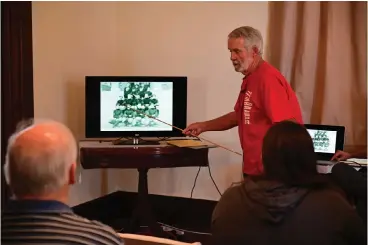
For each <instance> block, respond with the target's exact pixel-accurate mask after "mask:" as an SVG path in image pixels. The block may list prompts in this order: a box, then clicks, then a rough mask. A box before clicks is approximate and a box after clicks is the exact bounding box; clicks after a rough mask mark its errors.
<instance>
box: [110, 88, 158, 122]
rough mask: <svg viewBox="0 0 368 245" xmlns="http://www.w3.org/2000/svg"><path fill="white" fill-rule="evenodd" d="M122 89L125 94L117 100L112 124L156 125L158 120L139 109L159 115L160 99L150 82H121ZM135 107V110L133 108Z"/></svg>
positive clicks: (152, 114) (149, 113)
mask: <svg viewBox="0 0 368 245" xmlns="http://www.w3.org/2000/svg"><path fill="white" fill-rule="evenodd" d="M119 87H120V90H121V91H124V95H123V96H120V97H119V99H118V100H117V102H116V108H115V110H114V111H113V115H112V117H113V118H112V119H111V120H110V122H109V123H110V124H112V126H113V127H114V128H117V127H147V126H155V125H157V122H156V121H155V120H154V119H152V118H149V117H147V116H144V115H143V114H140V113H139V112H137V111H141V112H142V113H144V114H146V115H148V116H151V117H153V118H157V117H158V115H159V110H158V109H157V107H158V100H157V99H156V95H155V94H153V93H152V91H151V85H150V83H149V82H129V83H120V84H119ZM132 109H133V110H132Z"/></svg>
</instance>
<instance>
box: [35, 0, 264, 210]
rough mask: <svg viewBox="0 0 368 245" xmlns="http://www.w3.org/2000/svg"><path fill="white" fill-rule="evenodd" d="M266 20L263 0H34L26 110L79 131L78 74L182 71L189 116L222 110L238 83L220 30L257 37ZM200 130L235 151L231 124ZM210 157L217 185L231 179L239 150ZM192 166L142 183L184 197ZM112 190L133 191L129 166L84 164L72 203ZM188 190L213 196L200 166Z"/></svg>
mask: <svg viewBox="0 0 368 245" xmlns="http://www.w3.org/2000/svg"><path fill="white" fill-rule="evenodd" d="M267 23H268V3H267V2H216V3H214V2H212V3H211V2H186V3H184V2H171V3H170V2H161V3H153V2H150V3H148V2H34V3H33V45H34V48H33V51H34V53H33V55H34V93H35V94H34V95H35V96H34V100H35V116H36V117H47V118H53V119H56V120H60V121H61V122H64V123H66V124H67V125H68V126H69V127H71V129H72V130H73V132H74V133H75V135H76V136H77V137H78V138H79V139H82V138H84V124H85V121H84V76H86V75H153V76H154V75H157V76H159V75H164V76H170V75H173V76H175V75H178V76H179V75H180V76H188V122H189V123H190V122H194V121H198V120H205V119H210V118H213V117H216V116H219V115H221V114H224V113H226V112H228V111H229V110H231V109H232V108H233V105H234V103H235V100H236V98H237V93H238V91H239V87H240V84H241V75H240V74H237V73H235V72H234V71H233V68H232V66H231V63H230V60H229V52H228V51H227V43H226V35H227V34H228V33H229V32H230V31H231V30H232V29H234V28H236V27H238V26H241V25H251V26H254V27H256V28H258V29H259V30H260V31H261V32H262V33H263V35H266V33H267ZM264 38H265V40H266V39H267V37H266V36H265V37H264ZM205 136H207V137H208V138H210V139H212V140H214V141H216V142H217V143H219V144H223V145H226V146H228V147H230V148H233V149H234V150H240V145H239V141H238V136H237V132H236V130H231V131H227V132H212V133H206V134H205ZM210 164H211V170H212V175H213V177H214V179H215V181H216V183H217V185H218V186H219V188H220V190H221V191H223V190H224V189H226V187H228V186H229V185H230V184H231V183H232V182H234V181H238V180H240V175H241V158H240V157H239V156H237V155H234V154H232V153H229V152H227V151H224V150H222V149H213V150H211V153H210ZM196 172H197V168H180V169H159V170H151V171H150V172H149V185H150V190H149V191H150V192H151V193H156V194H163V195H173V196H183V197H189V196H190V192H191V188H192V185H193V182H194V178H195V175H196ZM104 174H106V175H104ZM104 178H106V181H105V180H104ZM104 184H106V185H107V187H106V190H105V189H104V188H102V187H101V186H104ZM115 190H129V191H136V190H137V173H136V171H134V170H108V171H106V172H104V171H99V170H88V171H86V170H84V171H82V182H81V183H79V184H77V185H75V186H74V187H73V191H72V196H71V205H75V204H79V203H82V202H85V201H88V200H91V199H94V198H97V197H99V196H101V195H104V194H107V193H108V192H113V191H115ZM194 197H196V198H203V199H214V200H216V199H218V197H219V196H218V194H217V192H216V189H215V187H214V186H213V183H212V182H211V179H210V177H209V174H208V170H207V169H205V168H204V169H202V171H201V174H200V175H199V178H198V181H197V187H196V189H195V194H194Z"/></svg>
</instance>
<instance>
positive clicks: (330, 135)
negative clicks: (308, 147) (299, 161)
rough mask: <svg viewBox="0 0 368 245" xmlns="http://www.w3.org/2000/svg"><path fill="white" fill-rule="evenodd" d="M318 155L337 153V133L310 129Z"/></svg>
mask: <svg viewBox="0 0 368 245" xmlns="http://www.w3.org/2000/svg"><path fill="white" fill-rule="evenodd" d="M308 133H309V134H310V136H311V137H312V140H313V145H314V151H315V152H316V153H328V154H334V153H335V152H336V141H337V131H329V130H317V129H308Z"/></svg>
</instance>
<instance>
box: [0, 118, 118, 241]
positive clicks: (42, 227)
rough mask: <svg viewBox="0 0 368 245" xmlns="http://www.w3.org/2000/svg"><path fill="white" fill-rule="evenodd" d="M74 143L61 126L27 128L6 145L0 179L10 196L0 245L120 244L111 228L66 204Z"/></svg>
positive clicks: (47, 124)
mask: <svg viewBox="0 0 368 245" xmlns="http://www.w3.org/2000/svg"><path fill="white" fill-rule="evenodd" d="M77 151H78V148H77V144H76V141H75V139H74V137H73V135H72V133H71V132H70V130H69V129H68V128H67V127H65V126H64V125H62V124H60V123H57V122H52V121H45V122H40V123H36V124H33V125H28V127H26V128H23V129H21V130H20V131H19V132H16V133H15V134H14V135H12V136H11V137H10V139H9V142H8V149H7V156H6V163H5V167H4V172H5V178H6V181H7V183H8V184H9V187H10V189H11V191H12V192H13V194H14V198H13V200H10V202H9V203H8V205H7V206H6V208H5V209H4V211H3V213H2V217H1V225H2V227H1V243H2V244H31V243H32V244H86V245H87V244H100V245H116V244H124V243H123V241H122V240H121V238H120V237H119V236H118V235H117V234H116V233H115V232H114V230H113V229H111V228H110V227H108V226H106V225H103V224H101V223H99V222H96V221H90V220H87V219H85V218H82V217H79V216H77V215H75V214H74V213H73V211H72V209H71V208H70V207H69V206H68V205H67V203H68V197H69V189H70V185H72V184H74V183H75V179H76V161H77Z"/></svg>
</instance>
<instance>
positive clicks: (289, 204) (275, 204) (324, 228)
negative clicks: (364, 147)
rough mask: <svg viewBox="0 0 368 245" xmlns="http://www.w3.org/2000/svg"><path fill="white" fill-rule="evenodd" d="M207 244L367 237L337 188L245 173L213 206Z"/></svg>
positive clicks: (354, 244)
mask: <svg viewBox="0 0 368 245" xmlns="http://www.w3.org/2000/svg"><path fill="white" fill-rule="evenodd" d="M212 244H216V245H227V244H229V245H240V244H244V245H248V244H251V245H278V244H280V245H288V244H290V245H295V244H298V245H350V244H351V245H361V244H364V245H366V244H367V239H366V229H365V228H364V225H363V222H362V220H361V218H360V217H359V216H358V215H357V214H356V212H355V211H354V210H353V208H352V207H351V206H350V205H349V203H348V202H347V201H346V200H345V198H344V197H343V196H342V195H341V194H340V193H339V192H338V191H336V190H334V189H332V188H327V187H326V188H320V189H303V188H296V187H294V188H291V187H287V186H284V185H282V184H279V183H275V182H270V181H265V180H259V181H257V182H254V181H252V180H251V179H249V178H246V179H245V180H244V183H242V184H241V185H239V186H235V187H232V188H230V189H228V190H227V191H226V192H225V193H224V195H223V196H222V198H221V199H220V201H219V202H218V204H217V206H216V207H215V210H214V212H213V216H212Z"/></svg>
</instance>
